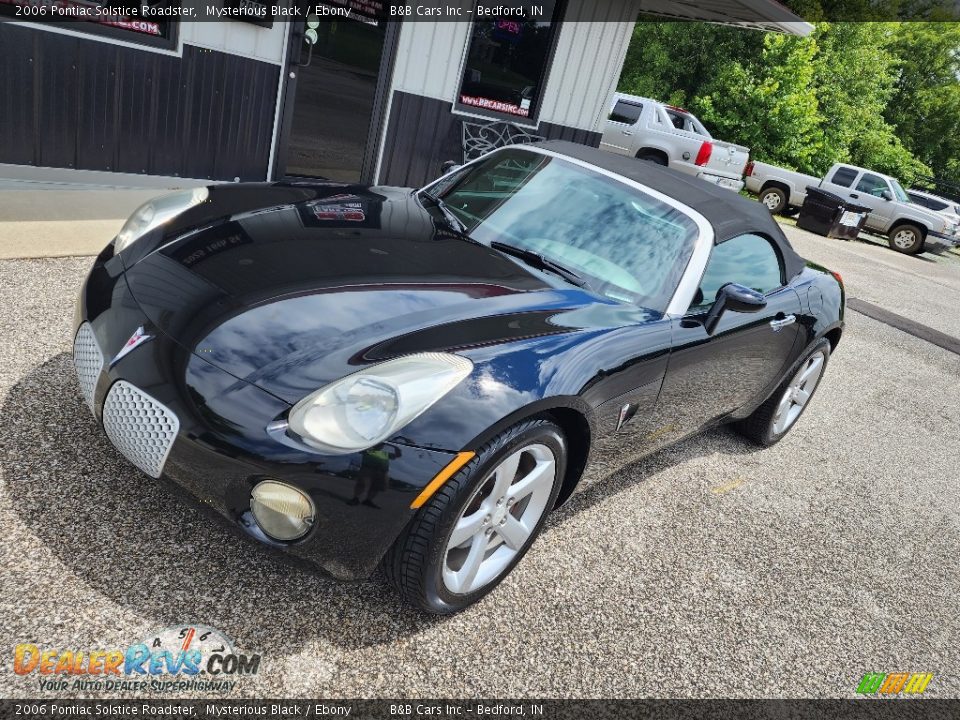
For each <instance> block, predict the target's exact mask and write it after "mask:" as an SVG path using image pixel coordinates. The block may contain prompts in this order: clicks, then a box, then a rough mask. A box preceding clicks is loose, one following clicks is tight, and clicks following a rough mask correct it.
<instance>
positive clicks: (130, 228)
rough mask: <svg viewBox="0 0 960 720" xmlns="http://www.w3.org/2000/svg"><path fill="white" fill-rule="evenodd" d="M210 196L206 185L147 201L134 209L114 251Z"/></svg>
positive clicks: (131, 243) (118, 237) (125, 246)
mask: <svg viewBox="0 0 960 720" xmlns="http://www.w3.org/2000/svg"><path fill="white" fill-rule="evenodd" d="M209 196H210V193H209V191H208V190H207V188H205V187H204V188H195V189H193V190H181V191H180V192H175V193H170V194H169V195H161V196H160V197H157V198H154V199H153V200H150V201H149V202H145V203H144V204H143V205H141V206H140V207H138V208H137V209H136V210H135V211H134V213H133V215H131V216H130V217H129V218H128V219H127V221H126V222H125V223H124V224H123V227H122V228H121V229H120V232H119V233H117V239H116V240H115V245H114V252H116V253H120V252H122V251H123V250H125V249H126V248H128V247H130V246H131V245H133V243H134V242H136V241H137V240H139V239H140V238H142V237H143V236H144V235H146V234H147V233H148V232H150V231H151V230H154V229H156V228H158V227H160V226H161V225H163V224H164V223H167V222H169V221H170V220H173V218H175V217H176V216H177V215H179V214H180V213H183V212H186V211H187V210H189V209H190V208H192V207H196V206H197V205H199V204H200V203H202V202H205V201H206V200H207V198H208V197H209Z"/></svg>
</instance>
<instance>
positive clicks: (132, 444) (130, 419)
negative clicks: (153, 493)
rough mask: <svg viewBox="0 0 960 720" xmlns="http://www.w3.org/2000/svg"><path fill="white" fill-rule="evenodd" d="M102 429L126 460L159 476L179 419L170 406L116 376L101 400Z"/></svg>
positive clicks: (152, 474) (150, 473) (154, 475)
mask: <svg viewBox="0 0 960 720" xmlns="http://www.w3.org/2000/svg"><path fill="white" fill-rule="evenodd" d="M103 429H104V431H105V432H106V433H107V437H108V438H110V442H112V443H113V444H114V446H115V447H116V448H117V450H119V451H120V452H121V453H123V455H124V457H126V458H127V460H129V461H130V462H132V463H133V464H134V465H136V466H137V467H138V468H140V469H141V470H143V471H144V472H145V473H146V474H147V475H150V476H151V477H155V478H158V477H160V473H161V472H162V471H163V464H164V463H165V462H166V461H167V455H168V454H169V452H170V447H171V446H172V445H173V440H174V438H175V437H176V436H177V431H178V430H179V429H180V421H179V420H178V419H177V416H176V415H175V414H174V413H173V411H172V410H170V408H168V407H166V406H165V405H163V404H162V403H160V402H158V401H157V400H154V399H153V398H152V397H150V396H149V395H147V394H146V393H145V392H143V391H142V390H139V389H138V388H136V387H134V386H133V385H131V384H130V383H128V382H124V381H123V380H118V381H117V382H115V383H114V384H113V387H111V388H110V392H108V393H107V399H106V400H105V401H104V403H103Z"/></svg>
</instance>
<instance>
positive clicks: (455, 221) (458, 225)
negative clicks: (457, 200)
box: [420, 190, 467, 235]
mask: <svg viewBox="0 0 960 720" xmlns="http://www.w3.org/2000/svg"><path fill="white" fill-rule="evenodd" d="M420 194H421V195H423V196H424V197H425V198H427V199H428V200H430V201H431V202H433V204H434V205H436V206H437V207H438V208H439V209H440V212H442V213H443V217H445V218H446V219H447V222H448V223H450V224H451V225H452V226H453V229H454V230H456V231H457V232H459V233H461V234H462V235H466V234H467V226H466V225H464V224H463V221H462V220H461V219H460V218H458V217H457V216H456V215H454V214H453V211H452V210H451V209H450V206H449V205H447V204H446V203H445V202H444V201H443V200H441V199H440V198H439V197H438V196H436V195H434V194H433V193H429V192H427V191H426V190H421V191H420Z"/></svg>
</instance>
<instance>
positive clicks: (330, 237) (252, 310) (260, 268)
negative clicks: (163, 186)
mask: <svg viewBox="0 0 960 720" xmlns="http://www.w3.org/2000/svg"><path fill="white" fill-rule="evenodd" d="M265 189H269V190H270V191H271V192H273V196H272V197H270V198H269V202H268V204H265V206H263V207H258V206H257V203H255V202H253V200H252V199H251V200H250V204H251V205H253V207H244V206H243V205H244V203H240V202H236V198H233V202H226V200H227V199H228V198H229V195H230V193H229V192H223V189H220V192H219V198H217V194H218V193H217V191H216V189H212V190H211V196H212V198H214V199H216V200H217V202H220V203H222V204H223V206H224V207H229V209H230V212H226V213H220V214H217V213H216V211H215V208H209V207H208V208H207V212H208V213H211V212H212V216H211V217H199V218H198V217H195V218H194V219H193V221H192V224H187V225H186V226H180V227H179V228H176V229H174V230H172V231H168V232H167V233H166V236H165V237H164V238H162V239H154V240H153V241H152V242H153V246H152V247H150V248H148V249H144V248H142V247H141V248H140V249H138V257H136V259H135V260H134V259H131V258H130V257H127V256H125V255H124V256H122V257H124V262H125V264H126V266H127V270H126V279H127V284H128V286H129V289H130V292H131V294H132V295H133V297H134V298H135V299H136V301H137V303H138V304H139V305H140V307H141V309H142V310H143V312H144V314H145V315H146V316H147V317H148V319H149V320H150V322H152V323H153V324H154V325H155V326H156V327H157V328H158V329H159V330H161V331H162V332H164V333H166V334H168V335H169V336H171V337H172V338H173V339H174V340H176V341H177V342H178V343H179V344H180V345H181V346H183V347H184V348H186V349H187V350H189V351H190V352H192V353H194V354H195V355H197V356H198V357H200V358H202V359H203V360H205V361H207V362H208V363H210V364H212V365H214V366H216V367H218V368H220V369H222V370H225V371H227V372H229V373H231V374H232V375H234V376H235V377H237V378H240V379H243V380H246V381H249V382H251V383H254V384H256V385H258V386H259V387H261V388H263V389H265V390H267V391H268V392H271V393H273V394H274V395H276V396H277V397H279V398H281V399H283V400H285V401H287V402H290V403H295V402H297V401H298V400H300V399H301V398H303V397H304V396H305V395H307V394H309V393H310V392H313V391H314V390H316V389H317V388H319V387H321V386H323V385H324V384H326V383H328V382H331V381H333V380H335V379H338V378H339V377H342V376H344V375H346V374H349V373H350V372H354V371H356V370H359V369H360V368H362V367H363V366H365V365H368V364H370V363H373V362H378V361H381V360H384V359H387V358H389V357H394V356H397V355H401V354H406V353H410V352H421V351H437V350H449V349H455V348H466V347H475V346H477V345H490V344H495V343H499V342H505V341H509V340H511V339H518V338H529V337H534V336H537V335H548V334H556V333H562V332H572V331H576V330H577V329H582V328H583V327H584V326H585V325H593V324H596V323H598V322H599V323H600V324H610V323H613V324H622V322H624V319H623V318H622V317H619V316H622V315H623V312H624V310H623V306H622V305H620V304H618V303H614V302H612V301H608V300H604V299H603V298H598V297H597V296H594V295H592V294H590V293H587V292H585V291H582V290H580V289H579V288H574V287H572V286H569V285H567V284H565V283H563V282H562V281H560V280H559V279H558V280H556V281H553V279H552V278H551V277H550V276H545V275H544V274H542V273H539V272H534V271H531V270H529V269H527V268H526V267H525V266H524V265H523V264H521V263H520V262H518V261H516V260H514V259H512V258H510V257H507V256H505V255H503V254H502V253H499V252H497V251H494V250H491V249H490V248H488V247H486V246H484V245H480V244H477V243H474V242H473V241H471V240H469V239H465V238H463V237H461V236H460V235H458V234H457V233H455V232H453V231H452V230H451V229H450V228H449V227H447V226H446V225H445V224H444V222H443V221H441V220H438V219H437V218H436V217H435V216H434V215H432V214H431V213H430V212H428V211H427V210H426V209H425V208H424V207H423V206H422V205H421V204H420V202H419V200H418V199H417V198H416V197H415V196H414V195H413V194H412V192H411V191H410V190H403V189H396V188H362V187H357V186H342V185H328V186H320V187H314V188H312V189H311V190H310V193H309V197H304V188H303V187H299V186H291V187H290V188H289V190H290V196H289V200H290V201H289V202H278V200H282V199H284V198H283V195H282V193H278V192H277V186H266V188H265ZM261 204H263V203H261ZM144 240H146V238H145V239H144ZM140 242H143V241H138V243H136V244H135V246H136V245H139V244H140ZM124 252H125V253H126V251H124ZM591 306H599V307H601V308H604V307H607V308H609V310H608V312H609V313H610V314H611V317H610V318H600V319H597V318H595V317H594V313H587V315H586V316H585V315H584V313H583V312H582V309H583V308H585V307H591ZM577 309H581V312H580V313H579V314H574V315H572V316H571V318H572V321H571V322H564V321H563V320H562V319H561V320H558V314H560V315H562V314H564V313H570V312H573V311H575V310H577ZM633 312H634V314H635V313H636V312H641V313H646V314H647V315H649V313H648V312H647V311H640V310H637V309H635V310H634V311H633ZM617 317H619V319H616V318H617ZM585 318H587V319H586V320H585Z"/></svg>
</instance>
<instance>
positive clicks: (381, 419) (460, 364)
mask: <svg viewBox="0 0 960 720" xmlns="http://www.w3.org/2000/svg"><path fill="white" fill-rule="evenodd" d="M472 371H473V363H472V362H470V361H469V360H467V359H466V358H463V357H460V356H459V355H449V354H446V353H418V354H416V355H407V356H405V357H401V358H396V359H395V360H388V361H387V362H383V363H380V364H379V365H374V366H372V367H369V368H366V369H365V370H361V371H360V372H357V373H354V374H353V375H348V376H347V377H345V378H343V379H342V380H337V381H336V382H334V383H331V384H329V385H327V386H325V387H322V388H320V389H319V390H317V391H316V392H315V393H313V394H311V395H308V396H307V397H305V398H304V399H303V400H301V401H300V402H298V403H297V404H296V405H295V406H294V407H293V410H291V411H290V417H289V421H288V423H289V428H290V429H291V430H292V431H293V432H295V433H296V434H297V435H299V436H300V437H301V438H302V439H303V441H304V442H306V443H307V444H308V445H311V446H312V447H315V448H317V449H318V450H322V451H324V452H326V453H329V454H332V455H343V454H346V453H351V452H356V451H358V450H366V449H367V448H370V447H373V446H374V445H376V444H378V443H380V442H383V441H384V440H386V439H387V438H389V437H390V436H391V435H393V434H394V433H395V432H396V431H397V430H399V429H400V428H402V427H404V426H405V425H407V424H408V423H410V422H411V421H413V420H414V419H415V418H417V417H418V416H419V415H421V414H422V413H423V412H424V411H426V410H427V409H428V408H429V407H430V406H431V405H433V404H434V403H435V402H437V401H438V400H439V399H440V398H442V397H443V396H444V395H446V394H447V393H448V392H450V391H451V390H453V388H454V387H455V386H456V385H457V384H458V383H460V382H461V381H462V380H463V379H464V378H465V377H467V376H468V375H469V374H470V373H471V372H472Z"/></svg>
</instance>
